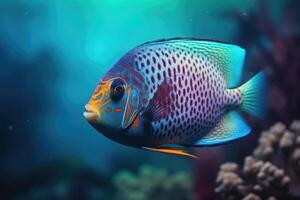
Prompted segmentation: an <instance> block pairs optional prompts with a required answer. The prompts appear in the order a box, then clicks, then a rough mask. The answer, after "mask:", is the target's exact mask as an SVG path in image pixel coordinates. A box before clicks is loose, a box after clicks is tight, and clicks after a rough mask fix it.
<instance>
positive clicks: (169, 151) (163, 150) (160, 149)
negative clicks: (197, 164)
mask: <svg viewBox="0 0 300 200" xmlns="http://www.w3.org/2000/svg"><path fill="white" fill-rule="evenodd" d="M143 148H144V149H147V150H151V151H156V152H160V153H166V154H175V155H181V156H188V157H192V158H196V159H198V157H197V156H196V155H193V154H191V153H188V152H187V151H185V150H183V149H175V148H169V147H143Z"/></svg>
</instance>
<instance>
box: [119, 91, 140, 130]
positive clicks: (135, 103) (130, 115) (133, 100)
mask: <svg viewBox="0 0 300 200" xmlns="http://www.w3.org/2000/svg"><path fill="white" fill-rule="evenodd" d="M140 110H141V106H140V98H139V95H138V92H137V91H136V89H133V88H131V87H128V88H127V98H126V104H125V109H124V114H123V119H122V128H123V129H126V128H128V127H129V126H130V125H131V124H132V123H133V122H134V120H135V119H136V117H137V116H138V114H139V111H140Z"/></svg>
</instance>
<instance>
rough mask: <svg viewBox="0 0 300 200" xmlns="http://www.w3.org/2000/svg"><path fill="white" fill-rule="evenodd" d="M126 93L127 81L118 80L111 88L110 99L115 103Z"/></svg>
mask: <svg viewBox="0 0 300 200" xmlns="http://www.w3.org/2000/svg"><path fill="white" fill-rule="evenodd" d="M124 93H125V81H124V80H122V79H120V78H118V79H115V80H113V82H112V83H111V86H110V97H111V99H112V100H113V101H118V100H120V99H121V98H122V97H123V95H124Z"/></svg>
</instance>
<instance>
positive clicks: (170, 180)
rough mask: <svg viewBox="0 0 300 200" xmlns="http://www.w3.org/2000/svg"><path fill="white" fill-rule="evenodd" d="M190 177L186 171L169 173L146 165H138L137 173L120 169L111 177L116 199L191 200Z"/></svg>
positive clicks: (191, 187) (192, 197) (191, 186)
mask: <svg viewBox="0 0 300 200" xmlns="http://www.w3.org/2000/svg"><path fill="white" fill-rule="evenodd" d="M191 180H192V178H191V176H190V175H189V174H188V173H186V172H177V173H175V174H170V173H168V172H167V171H166V170H164V169H157V168H153V167H151V166H148V165H143V166H141V167H140V169H139V172H138V174H137V175H135V174H132V173H130V172H129V171H124V170H123V171H120V172H119V173H117V174H116V175H115V176H114V177H113V184H114V186H115V188H116V189H117V194H116V199H124V200H126V199H127V200H148V199H149V200H150V199H156V200H164V199H174V200H192V199H194V196H193V190H192V189H193V185H192V181H191Z"/></svg>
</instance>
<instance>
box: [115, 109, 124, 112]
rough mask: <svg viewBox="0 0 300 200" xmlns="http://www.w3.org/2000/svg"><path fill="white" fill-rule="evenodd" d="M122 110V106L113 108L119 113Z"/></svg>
mask: <svg viewBox="0 0 300 200" xmlns="http://www.w3.org/2000/svg"><path fill="white" fill-rule="evenodd" d="M122 111H123V109H122V108H116V109H115V112H118V113H120V112H122Z"/></svg>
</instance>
